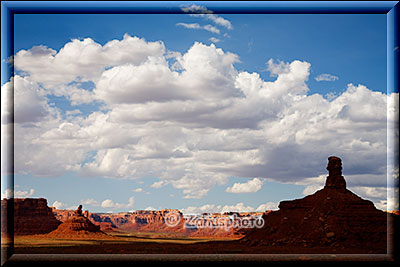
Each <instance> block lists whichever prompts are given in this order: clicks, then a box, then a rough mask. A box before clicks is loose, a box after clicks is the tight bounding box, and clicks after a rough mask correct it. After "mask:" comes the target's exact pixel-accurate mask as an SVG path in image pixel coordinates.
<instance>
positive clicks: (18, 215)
mask: <svg viewBox="0 0 400 267" xmlns="http://www.w3.org/2000/svg"><path fill="white" fill-rule="evenodd" d="M13 200H14V234H15V235H33V234H45V233H49V232H51V231H53V230H54V229H56V228H57V227H58V225H60V224H61V222H60V221H58V220H57V219H56V218H55V217H54V214H53V212H52V210H51V208H49V207H48V206H47V200H46V199H44V198H15V199H3V200H1V206H2V212H3V211H5V210H6V206H7V205H9V203H10V201H13ZM7 215H8V216H9V215H10V214H7ZM6 218H7V216H6V214H2V224H3V223H5V222H4V221H3V220H6ZM2 229H3V228H2Z"/></svg>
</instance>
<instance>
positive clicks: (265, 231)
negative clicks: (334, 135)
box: [241, 157, 387, 251]
mask: <svg viewBox="0 0 400 267" xmlns="http://www.w3.org/2000/svg"><path fill="white" fill-rule="evenodd" d="M327 169H328V170H329V176H328V177H327V180H326V184H325V187H324V188H323V189H321V190H319V191H317V192H315V193H314V194H312V195H309V196H306V197H304V198H302V199H296V200H292V201H282V202H281V203H280V204H279V210H277V211H273V212H270V213H269V214H266V215H264V216H263V219H264V222H265V225H264V227H263V228H262V229H255V230H253V231H251V232H249V233H248V234H247V235H246V236H245V237H244V238H243V239H242V240H241V241H242V242H244V243H246V244H249V245H272V246H274V245H303V246H308V247H310V246H311V247H312V246H334V247H354V246H362V247H365V248H371V250H372V251H377V250H379V249H383V251H384V250H385V249H386V243H387V242H386V241H387V214H386V213H385V212H383V211H381V210H378V209H376V208H375V206H374V204H373V203H372V202H371V201H369V200H365V199H362V198H360V197H359V196H357V195H355V194H354V193H352V192H351V191H349V190H348V189H346V182H345V180H344V178H343V176H342V173H341V169H342V167H341V160H340V159H339V158H338V157H330V158H329V163H328V167H327Z"/></svg>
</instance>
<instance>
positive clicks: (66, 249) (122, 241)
mask: <svg viewBox="0 0 400 267" xmlns="http://www.w3.org/2000/svg"><path fill="white" fill-rule="evenodd" d="M111 236H112V237H113V238H107V239H91V240H84V239H50V238H43V237H41V236H40V235H35V236H16V237H15V243H14V247H15V250H14V253H16V254H243V253H244V254H386V253H387V250H386V248H382V249H380V250H379V251H376V250H375V251H372V250H370V249H369V248H360V247H352V248H343V247H338V246H329V247H307V246H304V245H302V246H291V247H289V246H267V245H264V246H247V245H245V244H243V243H241V242H239V241H238V240H235V239H232V238H231V239H218V240H215V239H206V238H192V237H185V236H179V235H178V236H177V235H172V234H160V233H114V234H112V235H111Z"/></svg>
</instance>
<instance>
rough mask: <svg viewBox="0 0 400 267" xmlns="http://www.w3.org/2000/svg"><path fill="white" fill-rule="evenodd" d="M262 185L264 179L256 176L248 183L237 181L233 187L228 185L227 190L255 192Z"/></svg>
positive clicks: (231, 191) (230, 191)
mask: <svg viewBox="0 0 400 267" xmlns="http://www.w3.org/2000/svg"><path fill="white" fill-rule="evenodd" d="M262 185H263V181H262V180H260V179H258V178H254V179H253V180H250V181H247V182H246V183H235V184H234V185H233V186H232V187H228V188H227V189H226V192H229V193H236V194H242V193H254V192H257V191H259V190H260V189H261V187H262Z"/></svg>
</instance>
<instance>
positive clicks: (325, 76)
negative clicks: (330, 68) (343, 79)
mask: <svg viewBox="0 0 400 267" xmlns="http://www.w3.org/2000/svg"><path fill="white" fill-rule="evenodd" d="M315 80H316V81H317V82H322V81H325V82H334V81H337V80H339V77H337V76H335V75H332V74H327V73H323V74H320V75H318V76H317V77H315Z"/></svg>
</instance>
